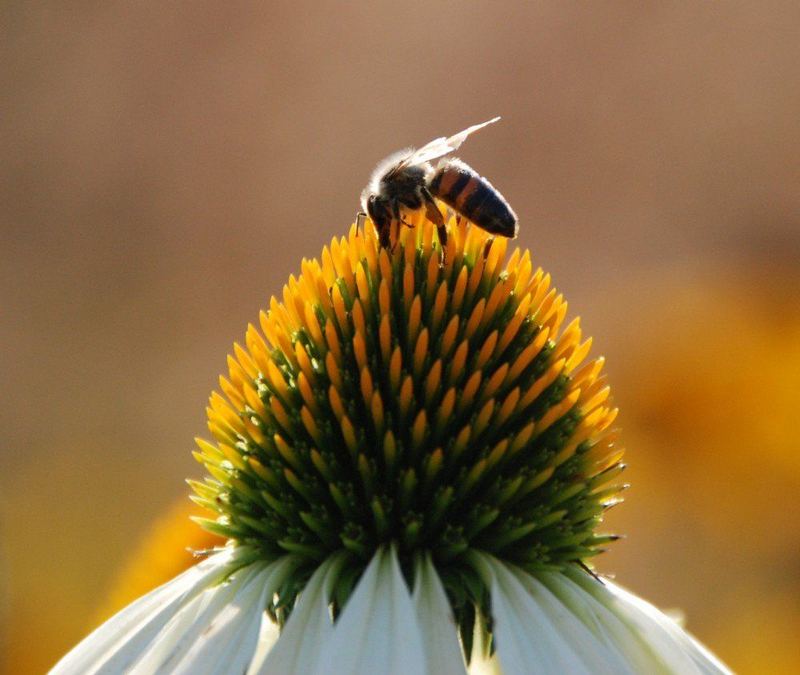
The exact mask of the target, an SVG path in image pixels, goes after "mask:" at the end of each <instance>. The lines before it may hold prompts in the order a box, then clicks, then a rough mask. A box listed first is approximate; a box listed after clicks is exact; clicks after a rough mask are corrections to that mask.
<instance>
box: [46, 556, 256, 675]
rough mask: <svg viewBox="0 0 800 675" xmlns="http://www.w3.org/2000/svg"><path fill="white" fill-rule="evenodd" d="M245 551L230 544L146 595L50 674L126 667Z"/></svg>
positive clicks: (112, 671) (86, 672)
mask: <svg viewBox="0 0 800 675" xmlns="http://www.w3.org/2000/svg"><path fill="white" fill-rule="evenodd" d="M244 555H245V552H244V551H242V550H240V549H233V548H227V549H225V550H223V551H221V552H219V553H217V554H215V555H213V556H210V557H209V558H207V559H206V560H204V561H202V562H201V563H198V564H197V565H195V566H194V567H191V568H190V569H188V570H186V571H185V572H183V573H182V574H180V575H179V576H177V577H175V578H174V579H172V580H171V581H168V582H167V583H166V584H164V585H163V586H160V587H159V588H157V589H155V590H154V591H151V592H150V593H148V594H147V595H144V596H142V597H141V598H139V599H138V600H136V601H135V602H133V603H132V604H130V605H128V606H127V607H126V608H125V609H123V610H122V611H120V612H119V613H117V614H115V615H114V616H113V617H111V618H110V619H109V620H108V621H106V622H105V623H104V624H103V625H101V626H100V627H99V628H97V629H96V630H95V631H94V632H93V633H91V634H90V635H89V636H88V637H86V638H85V639H84V640H83V641H82V642H80V643H79V644H78V645H77V646H76V647H75V648H74V649H72V651H70V652H69V653H68V654H67V655H66V656H64V658H62V659H61V661H59V662H58V663H57V664H56V665H55V667H54V668H53V670H52V671H51V673H54V674H59V675H61V674H64V673H80V674H81V675H84V674H88V673H119V672H123V671H124V670H126V669H127V668H129V667H130V666H131V665H132V664H133V663H134V662H135V661H136V660H137V659H138V658H139V656H140V655H141V654H142V652H143V651H144V650H145V649H146V648H147V645H148V644H150V642H151V641H152V640H153V638H154V637H155V636H156V635H157V634H158V632H159V631H160V630H161V629H162V628H163V627H164V626H165V625H166V624H167V622H169V620H170V619H171V618H172V617H173V615H174V614H175V613H176V612H177V611H178V609H179V608H180V607H181V606H182V605H183V604H185V603H186V602H188V601H189V600H191V599H192V598H193V597H195V596H196V595H197V594H199V593H200V592H202V591H203V590H204V589H205V588H206V587H207V586H209V585H210V584H214V583H216V582H217V581H218V580H219V579H221V578H224V577H225V576H226V575H227V574H229V573H230V572H231V571H232V570H234V569H236V567H239V566H240V565H241V559H242V557H243V556H244Z"/></svg>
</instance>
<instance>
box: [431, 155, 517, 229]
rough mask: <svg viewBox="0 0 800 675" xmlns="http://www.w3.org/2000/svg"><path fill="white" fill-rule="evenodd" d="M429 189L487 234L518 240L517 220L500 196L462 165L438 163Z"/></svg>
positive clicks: (488, 183)
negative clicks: (516, 238)
mask: <svg viewBox="0 0 800 675" xmlns="http://www.w3.org/2000/svg"><path fill="white" fill-rule="evenodd" d="M429 189H430V192H431V194H433V195H434V196H435V197H438V198H439V199H441V200H442V201H443V202H444V203H445V204H447V205H448V206H450V207H452V208H453V209H455V210H456V211H458V212H459V213H461V214H463V215H464V216H466V217H467V218H468V219H469V220H471V221H472V222H473V223H475V224H476V225H477V226H478V227H480V228H482V229H484V230H486V231H487V232H491V233H492V234H500V235H502V236H504V237H516V236H517V216H516V214H515V213H514V211H513V210H512V209H511V207H510V206H509V205H508V202H507V201H506V200H505V199H504V197H503V195H501V194H500V193H499V192H498V191H497V190H496V189H495V188H494V187H493V186H492V184H491V183H490V182H489V181H488V180H486V179H485V178H483V177H482V176H480V175H479V174H477V173H476V172H475V171H474V170H473V169H472V168H471V167H469V166H467V165H466V164H464V162H462V161H460V160H458V159H448V160H444V161H443V162H441V163H440V164H439V166H438V167H437V168H436V173H435V174H434V176H433V179H432V180H431V183H430V186H429Z"/></svg>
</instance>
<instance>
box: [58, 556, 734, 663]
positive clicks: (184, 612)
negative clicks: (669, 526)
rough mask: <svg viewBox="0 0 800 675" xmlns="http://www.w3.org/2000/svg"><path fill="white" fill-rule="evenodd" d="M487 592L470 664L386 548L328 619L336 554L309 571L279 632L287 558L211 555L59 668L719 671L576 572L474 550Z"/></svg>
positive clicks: (667, 627) (610, 587)
mask: <svg viewBox="0 0 800 675" xmlns="http://www.w3.org/2000/svg"><path fill="white" fill-rule="evenodd" d="M472 557H473V562H474V565H475V567H476V569H478V570H479V573H480V575H481V577H482V579H483V580H484V582H485V583H486V585H487V586H488V587H489V588H490V596H491V607H492V610H491V615H492V621H493V626H492V635H493V638H492V639H493V647H494V653H493V654H492V655H491V656H490V655H489V654H488V653H485V651H484V649H485V647H484V646H483V645H482V644H480V643H481V640H476V643H475V648H474V650H473V653H472V655H471V660H470V665H469V666H467V664H466V663H465V660H464V658H463V654H462V650H461V646H460V644H459V640H458V635H457V631H456V624H455V621H454V619H453V615H452V612H451V610H450V606H449V603H448V600H447V596H446V594H445V591H444V588H443V586H442V583H441V581H440V579H439V575H438V573H437V571H436V568H435V566H434V564H433V563H432V562H431V561H430V559H428V558H420V559H419V560H418V561H417V565H416V569H415V571H414V588H413V590H409V588H408V586H407V584H406V580H405V577H404V575H403V572H402V571H401V568H400V564H399V561H398V558H397V555H396V554H395V552H394V550H393V549H392V548H383V549H381V550H380V551H379V552H378V553H377V554H376V555H375V556H374V557H373V558H372V561H371V562H370V564H369V565H368V566H367V568H366V570H365V572H364V574H363V575H362V577H361V579H360V580H359V582H358V584H357V586H356V587H355V590H354V592H353V593H352V595H351V596H350V599H349V600H348V602H347V605H346V606H345V607H344V609H343V611H342V612H341V614H340V615H339V616H338V617H337V619H336V621H335V622H334V621H333V620H332V618H331V607H330V595H331V592H332V590H333V585H334V584H335V583H336V580H337V575H338V572H339V571H340V569H341V568H342V561H343V559H342V557H341V556H332V557H331V558H330V559H328V560H327V561H326V562H325V563H323V564H322V565H320V567H319V568H318V569H317V571H316V572H315V573H314V575H313V576H312V577H311V579H310V580H309V582H308V584H307V585H306V586H305V588H304V589H303V590H302V592H301V593H300V594H299V597H298V600H297V604H296V607H295V608H294V611H293V612H292V614H291V616H290V618H289V620H288V622H287V624H286V625H285V627H284V629H283V631H282V632H280V633H279V630H278V626H277V624H275V623H274V622H273V620H272V619H271V618H270V616H269V614H268V613H267V612H266V611H265V607H266V606H267V605H268V603H269V599H270V598H271V597H272V596H273V594H275V593H277V592H278V591H279V589H280V588H281V585H282V584H283V583H285V582H286V580H287V578H288V577H289V576H290V574H291V571H292V569H293V567H294V560H293V558H292V557H291V556H286V557H284V558H282V559H280V560H278V561H277V562H273V563H270V564H266V563H263V562H250V563H249V564H245V565H244V566H242V563H243V562H244V561H246V560H247V558H248V554H247V552H246V551H245V550H242V549H237V548H234V547H229V548H226V549H225V550H223V551H221V552H219V553H216V554H215V555H213V556H211V557H210V558H208V559H207V560H205V561H203V562H201V563H200V564H198V565H196V566H195V567H193V568H191V569H190V570H188V571H187V572H185V573H183V574H182V575H180V576H179V577H177V578H175V579H174V580H172V581H170V582H169V583H167V584H165V585H164V586H162V587H160V588H158V589H156V590H155V591H153V592H152V593H149V594H148V595H146V596H144V597H143V598H141V599H139V600H137V601H136V602H134V603H133V604H132V605H130V606H129V607H127V608H126V609H124V610H122V611H121V612H120V613H119V614H117V615H116V616H114V617H113V618H112V619H110V620H109V621H108V622H106V623H105V624H103V625H102V626H101V627H100V628H98V629H97V630H96V631H95V632H94V633H92V634H91V635H90V636H89V637H87V638H86V639H85V640H84V641H83V642H81V643H80V644H79V645H78V646H77V647H75V649H73V650H72V651H71V652H70V653H69V654H67V655H66V656H65V657H64V658H63V659H62V660H61V662H60V663H58V664H57V665H56V667H55V668H54V669H53V671H52V672H53V673H54V674H60V673H64V674H67V673H81V674H83V673H123V672H125V673H142V674H144V673H192V674H195V673H208V674H209V675H210V674H212V673H220V674H223V673H252V674H256V673H260V674H264V675H267V674H272V673H275V674H277V673H298V674H306V673H308V674H309V675H311V674H315V675H316V674H320V675H321V674H323V673H353V674H361V673H363V674H364V675H381V674H386V675H389V674H393V673H415V674H416V673H418V674H420V675H425V674H426V673H430V674H431V675H456V674H458V673H467V672H468V673H502V674H503V675H522V674H527V673H609V674H612V673H613V674H618V673H726V672H728V670H727V669H726V668H725V666H724V665H722V664H721V663H720V662H719V661H718V660H717V659H716V658H715V657H714V656H713V655H712V654H710V653H709V652H708V651H707V650H706V649H704V648H703V647H702V646H701V645H699V644H698V643H697V642H696V641H695V640H694V639H693V638H692V637H691V636H689V635H688V634H687V633H685V632H684V631H683V630H682V629H681V628H680V627H679V626H678V625H677V624H676V623H675V622H674V621H673V620H672V619H670V618H669V617H667V616H666V615H664V614H662V613H661V612H659V611H658V610H657V609H655V608H654V607H653V606H652V605H650V604H648V603H646V602H644V601H643V600H641V599H639V598H637V597H635V596H633V595H631V594H630V593H628V592H627V591H624V590H622V589H621V588H619V587H618V586H616V585H614V584H612V583H611V582H609V581H607V580H600V579H598V578H595V577H593V576H591V575H590V574H588V573H586V572H583V571H582V570H580V569H575V570H573V571H565V572H542V573H540V574H536V575H532V574H529V573H527V572H524V571H522V570H519V569H517V568H514V567H512V566H510V565H508V564H506V563H503V562H501V561H499V560H497V559H496V558H493V557H491V556H489V555H486V554H480V553H474V554H473V556H472Z"/></svg>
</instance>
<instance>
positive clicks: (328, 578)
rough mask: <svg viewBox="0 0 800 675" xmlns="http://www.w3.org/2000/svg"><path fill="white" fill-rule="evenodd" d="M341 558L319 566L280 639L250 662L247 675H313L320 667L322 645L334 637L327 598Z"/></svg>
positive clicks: (327, 561)
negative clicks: (280, 674) (304, 674)
mask: <svg viewBox="0 0 800 675" xmlns="http://www.w3.org/2000/svg"><path fill="white" fill-rule="evenodd" d="M343 562H344V558H341V557H331V558H328V560H326V561H325V562H324V563H322V565H320V566H319V567H318V568H317V570H316V571H315V572H314V574H313V575H312V576H311V579H309V580H308V583H307V584H306V586H305V588H303V591H302V592H301V593H300V597H299V599H298V601H297V605H296V606H295V608H294V609H293V610H292V614H291V616H290V617H289V621H287V622H286V627H285V628H284V629H283V631H282V632H281V636H280V639H279V640H278V642H277V644H275V646H274V647H273V648H272V649H271V650H267V649H262V650H260V651H259V653H258V654H257V655H256V657H255V658H254V659H253V663H252V665H251V666H250V670H249V671H248V673H249V675H255V674H256V673H258V674H259V675H267V674H268V673H313V672H314V671H315V670H316V668H317V667H318V666H319V665H320V655H321V651H322V646H323V645H324V644H325V643H326V642H327V641H328V639H329V638H330V636H331V635H332V634H333V621H332V620H331V615H330V597H331V594H332V591H333V584H334V582H335V581H336V579H337V577H338V573H339V570H340V569H341V566H342V563H343Z"/></svg>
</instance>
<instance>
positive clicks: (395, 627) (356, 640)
mask: <svg viewBox="0 0 800 675" xmlns="http://www.w3.org/2000/svg"><path fill="white" fill-rule="evenodd" d="M320 661H321V663H320V667H319V668H318V669H317V673H318V674H319V675H327V674H328V673H331V672H337V673H347V674H348V675H390V674H391V675H394V674H396V673H415V674H416V673H419V674H420V675H424V674H425V673H426V672H427V670H426V667H425V655H424V651H423V647H422V637H421V635H420V632H419V628H418V626H417V620H416V615H415V613H414V605H413V604H412V602H411V596H410V595H409V592H408V588H407V587H406V582H405V580H404V579H403V573H402V572H401V571H400V565H399V563H398V562H397V556H396V555H395V553H394V551H393V550H392V551H387V550H384V549H382V550H380V551H378V553H376V554H375V556H374V557H373V558H372V561H371V562H370V563H369V565H368V566H367V569H366V570H365V571H364V574H363V575H362V577H361V579H360V580H359V582H358V585H357V586H356V588H355V590H354V591H353V595H352V596H351V597H350V599H349V600H348V602H347V605H346V606H345V608H344V610H343V611H342V614H341V616H340V617H339V618H338V620H337V621H336V625H335V626H334V630H333V635H332V636H331V638H330V640H328V642H327V643H326V644H325V645H323V648H322V656H321V659H320Z"/></svg>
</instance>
